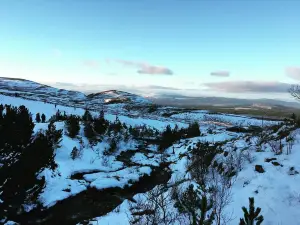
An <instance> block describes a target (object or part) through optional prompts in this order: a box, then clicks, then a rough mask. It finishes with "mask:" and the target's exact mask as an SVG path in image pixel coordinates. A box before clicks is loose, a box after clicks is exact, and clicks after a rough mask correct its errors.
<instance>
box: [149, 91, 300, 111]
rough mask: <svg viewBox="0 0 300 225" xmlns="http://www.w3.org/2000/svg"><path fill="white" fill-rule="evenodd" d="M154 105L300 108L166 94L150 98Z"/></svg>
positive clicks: (275, 102) (270, 101)
mask: <svg viewBox="0 0 300 225" xmlns="http://www.w3.org/2000/svg"><path fill="white" fill-rule="evenodd" d="M150 99H151V100H152V101H153V102H154V103H156V104H161V105H169V106H188V107H191V106H201V105H205V106H226V107H228V106H232V107H237V106H251V107H256V108H270V107H271V108H272V107H293V108H300V103H298V102H287V101H282V100H276V99H239V98H224V97H189V96H184V95H178V94H175V95H173V94H164V95H160V96H156V97H151V98H150Z"/></svg>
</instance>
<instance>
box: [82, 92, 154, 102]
mask: <svg viewBox="0 0 300 225" xmlns="http://www.w3.org/2000/svg"><path fill="white" fill-rule="evenodd" d="M87 97H88V99H90V101H89V103H90V104H99V103H105V104H113V103H125V104H130V103H134V104H150V103H151V101H149V100H148V99H145V98H143V97H141V96H138V95H135V94H131V93H128V92H124V91H117V90H109V91H103V92H99V93H96V94H90V95H88V96H87Z"/></svg>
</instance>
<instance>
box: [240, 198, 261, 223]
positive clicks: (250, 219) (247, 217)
mask: <svg viewBox="0 0 300 225" xmlns="http://www.w3.org/2000/svg"><path fill="white" fill-rule="evenodd" d="M242 210H243V212H244V218H241V219H240V225H260V224H262V222H263V221H264V217H263V216H262V215H259V214H260V212H261V208H259V207H258V208H256V209H255V207H254V198H249V210H247V208H246V207H243V208H242Z"/></svg>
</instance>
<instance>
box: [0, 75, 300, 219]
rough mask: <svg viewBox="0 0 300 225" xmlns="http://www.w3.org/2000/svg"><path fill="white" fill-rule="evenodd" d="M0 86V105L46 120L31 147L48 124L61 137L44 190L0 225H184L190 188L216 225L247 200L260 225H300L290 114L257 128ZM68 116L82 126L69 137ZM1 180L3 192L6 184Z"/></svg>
mask: <svg viewBox="0 0 300 225" xmlns="http://www.w3.org/2000/svg"><path fill="white" fill-rule="evenodd" d="M0 81H1V82H0V89H1V90H0V104H2V105H11V107H20V106H22V105H24V106H25V107H27V108H28V110H29V112H30V113H31V114H32V117H33V119H35V116H36V114H37V113H40V114H44V115H45V117H46V121H45V122H37V121H35V122H34V128H33V134H32V135H33V137H34V136H35V135H37V134H38V133H39V132H46V131H47V129H49V128H48V126H49V124H50V122H51V121H52V123H53V124H54V125H55V127H56V129H57V130H62V137H61V142H60V144H59V145H58V146H57V148H55V149H54V162H55V163H56V164H57V167H56V168H55V169H50V168H49V167H45V168H43V169H42V170H41V171H39V173H38V174H36V177H37V179H38V180H39V179H44V181H45V185H44V186H43V187H42V188H41V190H40V192H38V195H37V196H36V198H35V199H34V200H28V198H27V197H28V196H27V197H26V201H25V202H24V203H23V204H22V205H18V207H17V209H11V208H10V207H9V206H7V208H5V210H7V212H8V213H3V214H1V213H0V220H1V221H2V222H1V223H4V224H14V223H19V224H95V225H96V224H101V225H118V224H120V225H129V224H130V225H132V224H176V225H177V224H178V225H179V224H183V225H184V224H191V220H192V219H191V216H190V213H191V211H189V210H187V209H185V211H183V212H182V211H180V209H181V210H182V208H180V207H178V204H179V203H180V202H181V203H182V207H183V205H184V204H183V202H182V201H183V200H179V199H180V197H182V198H183V197H184V195H183V193H185V191H186V190H188V188H189V186H190V185H193V186H194V187H195V189H196V187H198V188H199V189H201V194H202V196H204V195H205V196H207V198H208V199H211V201H212V202H213V207H212V208H211V209H208V210H207V217H209V216H210V215H214V223H213V224H218V225H219V224H222V225H223V224H228V225H236V224H239V222H240V218H243V216H244V215H243V211H242V207H243V206H246V207H248V204H249V203H248V198H249V197H254V198H255V206H256V207H260V208H261V209H262V210H261V214H262V215H263V217H264V222H263V224H266V225H268V224H270V225H271V224H282V225H290V224H295V225H297V224H300V214H299V206H300V197H299V196H300V192H299V188H298V187H299V185H298V184H299V182H300V175H299V172H300V166H299V165H300V151H299V149H300V142H299V141H300V132H299V131H300V129H299V126H298V125H297V123H296V121H294V120H292V119H290V118H288V117H287V115H288V114H281V115H280V116H279V117H278V116H276V118H275V117H272V116H271V115H270V117H269V118H268V119H266V118H264V119H262V118H261V117H260V116H257V115H252V116H251V115H237V114H236V113H233V112H228V111H222V110H221V111H218V109H217V108H214V110H215V111H212V110H211V108H210V107H207V108H204V107H203V108H202V107H201V109H200V108H192V109H188V108H182V107H180V108H178V107H175V106H162V105H160V106H159V105H155V104H153V103H152V102H151V101H150V100H149V99H145V98H143V97H141V96H137V95H133V94H130V93H127V92H121V91H116V90H111V91H107V92H101V93H97V94H91V95H85V94H83V93H80V92H75V91H67V90H62V89H56V88H52V87H49V86H45V85H41V84H38V83H35V82H31V81H26V80H20V79H8V78H1V79H0ZM290 110H291V109H290ZM291 112H292V110H291ZM5 113H6V111H5V112H3V115H5ZM87 113H88V114H90V116H88V117H89V119H87V118H86V117H87ZM101 114H103V117H101ZM72 115H73V116H75V117H76V118H77V119H78V123H79V131H78V134H76V135H75V136H74V137H71V136H70V134H69V130H68V126H67V123H68V122H67V121H69V120H70V118H71V117H72ZM284 117H285V118H288V119H286V120H283V118H284ZM99 120H101V121H102V122H103V121H106V122H105V124H106V125H105V131H103V132H102V133H101V132H96V123H97V121H99ZM195 124H196V125H195ZM89 125H91V126H92V127H93V130H94V131H95V134H94V135H93V136H92V137H90V136H88V135H87V132H86V129H87V128H86V127H87V126H89ZM195 126H196V128H195ZM100 127H101V126H100ZM112 146H113V147H112ZM74 147H76V149H77V150H78V152H76V151H74ZM41 151H42V149H41ZM74 152H75V153H76V154H74ZM10 157H12V158H13V157H14V156H12V155H11V154H8V155H6V153H5V154H4V152H2V151H1V155H0V163H1V165H2V166H1V167H0V171H1V170H2V171H3V169H4V168H6V169H7V168H9V167H10V165H9V164H8V159H10ZM34 157H35V156H34V155H32V158H33V159H35V158H34ZM204 159H205V160H204ZM24 168H26V165H25V167H24ZM19 172H20V171H19ZM3 174H4V175H3ZM1 176H2V177H1V178H2V180H1V181H4V182H3V183H2V184H0V186H1V187H0V191H1V188H2V185H4V186H5V182H6V181H5V179H9V178H5V179H3V176H4V177H5V173H4V172H2V173H1ZM42 177H43V178H42ZM202 182H203V183H202ZM204 186H205V187H204ZM28 190H31V189H28ZM0 193H1V194H0V199H1V204H3V202H4V204H5V200H3V199H2V197H1V195H4V194H5V192H0ZM16 193H17V192H16ZM174 193H175V194H177V195H178V196H177V195H176V196H177V197H176V196H175V194H174ZM174 196H175V197H174ZM2 200H3V201H2ZM7 200H8V201H9V198H7ZM158 200H160V201H158ZM189 201H192V199H189ZM178 202H179V203H178ZM3 212H6V211H3ZM17 212H18V213H17Z"/></svg>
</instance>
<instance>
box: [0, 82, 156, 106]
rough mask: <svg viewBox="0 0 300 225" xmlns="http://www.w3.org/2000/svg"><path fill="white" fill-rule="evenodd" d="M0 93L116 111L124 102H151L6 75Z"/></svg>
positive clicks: (131, 95) (126, 94) (117, 94)
mask: <svg viewBox="0 0 300 225" xmlns="http://www.w3.org/2000/svg"><path fill="white" fill-rule="evenodd" d="M0 94H3V95H9V96H18V97H22V98H25V99H29V100H36V101H41V102H47V103H52V104H57V105H65V106H69V107H81V108H89V109H93V110H100V109H102V108H106V109H107V110H110V109H112V110H113V111H115V109H116V108H122V107H123V106H124V103H126V105H130V104H132V105H148V104H151V102H150V101H149V100H147V99H146V98H143V97H141V96H138V95H134V94H131V93H127V92H122V91H117V90H110V91H105V92H100V93H96V94H90V95H85V94H84V93H82V92H79V91H70V90H65V89H58V88H54V87H50V86H47V85H43V84H40V83H36V82H33V81H29V80H24V79H17V78H5V77H0Z"/></svg>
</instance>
